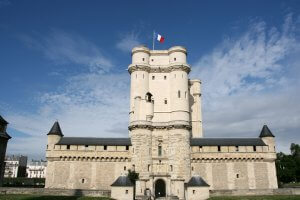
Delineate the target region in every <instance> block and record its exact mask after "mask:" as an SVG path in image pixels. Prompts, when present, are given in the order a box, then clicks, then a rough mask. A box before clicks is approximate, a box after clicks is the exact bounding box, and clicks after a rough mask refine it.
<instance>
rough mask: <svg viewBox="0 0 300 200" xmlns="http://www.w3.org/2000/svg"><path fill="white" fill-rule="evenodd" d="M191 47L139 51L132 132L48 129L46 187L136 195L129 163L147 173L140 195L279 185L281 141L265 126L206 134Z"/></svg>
mask: <svg viewBox="0 0 300 200" xmlns="http://www.w3.org/2000/svg"><path fill="white" fill-rule="evenodd" d="M186 58H187V51H186V49H185V48H183V47H181V46H175V47H172V48H170V49H168V50H149V49H148V48H147V47H144V46H139V47H135V48H133V50H132V63H131V64H130V65H129V67H128V71H129V74H130V77H131V87H130V111H129V119H130V120H129V126H128V129H129V136H130V137H129V138H83V137H64V136H63V133H62V131H61V129H60V127H59V124H58V122H55V124H54V125H53V127H52V128H51V130H50V132H49V133H48V145H47V150H46V157H47V160H48V167H47V174H46V187H47V188H67V189H94V190H111V192H112V197H114V198H116V199H122V200H123V199H132V193H133V190H132V187H133V185H132V183H131V182H130V181H129V180H128V178H127V177H126V172H127V171H128V170H134V171H135V172H137V173H138V174H139V179H138V181H137V182H136V185H135V191H136V199H139V198H140V199H142V198H144V197H145V196H148V197H151V196H152V197H155V198H161V197H165V198H169V199H171V198H173V199H182V200H183V199H188V200H194V199H195V200H196V199H206V198H208V195H209V190H232V189H272V188H277V178H276V170H275V159H276V152H275V141H274V136H273V134H272V133H271V131H270V130H269V128H268V127H267V126H266V125H264V126H263V129H262V131H261V133H260V135H259V137H257V138H206V137H203V133H202V114H201V81H200V80H190V79H189V77H188V75H189V72H190V71H191V67H190V66H189V65H188V64H187V60H186Z"/></svg>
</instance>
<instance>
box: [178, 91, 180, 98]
mask: <svg viewBox="0 0 300 200" xmlns="http://www.w3.org/2000/svg"><path fill="white" fill-rule="evenodd" d="M178 98H180V90H178Z"/></svg>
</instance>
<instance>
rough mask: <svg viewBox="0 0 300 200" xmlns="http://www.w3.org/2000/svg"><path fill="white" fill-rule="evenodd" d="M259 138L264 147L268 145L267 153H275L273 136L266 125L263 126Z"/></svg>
mask: <svg viewBox="0 0 300 200" xmlns="http://www.w3.org/2000/svg"><path fill="white" fill-rule="evenodd" d="M259 137H260V138H261V139H262V140H263V141H264V143H265V144H266V145H268V151H269V152H275V136H274V135H273V133H272V132H271V131H270V129H269V128H268V126H267V125H264V126H263V128H262V130H261V132H260V135H259Z"/></svg>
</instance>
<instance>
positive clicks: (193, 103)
mask: <svg viewBox="0 0 300 200" xmlns="http://www.w3.org/2000/svg"><path fill="white" fill-rule="evenodd" d="M189 90H190V91H189V93H190V99H189V101H190V102H189V103H190V116H191V125H192V137H193V138H201V137H203V133H202V109H201V81H200V80H190V81H189Z"/></svg>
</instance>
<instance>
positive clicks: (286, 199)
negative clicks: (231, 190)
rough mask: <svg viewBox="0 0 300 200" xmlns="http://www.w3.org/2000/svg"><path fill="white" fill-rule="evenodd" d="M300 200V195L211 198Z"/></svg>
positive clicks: (224, 198)
mask: <svg viewBox="0 0 300 200" xmlns="http://www.w3.org/2000/svg"><path fill="white" fill-rule="evenodd" d="M271 199H272V200H300V195H274V196H235V197H211V198H209V200H271Z"/></svg>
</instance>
